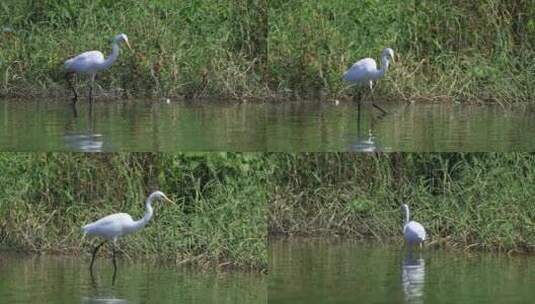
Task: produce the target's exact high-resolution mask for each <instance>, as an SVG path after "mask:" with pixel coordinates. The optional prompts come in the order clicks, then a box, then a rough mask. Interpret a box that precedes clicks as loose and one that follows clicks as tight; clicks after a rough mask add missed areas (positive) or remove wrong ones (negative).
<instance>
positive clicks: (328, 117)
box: [0, 100, 535, 152]
mask: <svg viewBox="0 0 535 304" xmlns="http://www.w3.org/2000/svg"><path fill="white" fill-rule="evenodd" d="M382 106H383V107H384V108H386V109H387V110H388V112H389V113H388V114H387V115H385V116H379V112H378V111H377V110H375V109H374V108H372V107H371V106H370V104H369V103H365V104H363V106H362V108H361V111H360V115H358V114H357V112H358V111H357V105H356V103H347V102H346V103H340V104H338V105H335V104H334V103H333V102H284V103H239V104H238V103H222V102H210V101H206V100H198V101H193V102H170V103H166V102H163V101H127V102H125V101H99V102H96V103H95V104H94V106H93V108H92V109H90V108H89V106H88V104H87V102H85V101H81V102H79V103H78V106H77V107H76V111H75V110H74V109H73V108H72V107H71V106H70V103H69V102H68V101H66V100H64V101H57V100H56V101H50V100H48V101H47V100H38V101H37V100H36V101H0V150H3V151H106V152H108V151H163V152H176V151H286V152H300V151H416V152H425V151H436V152H440V151H452V152H461V151H535V136H533V130H535V111H532V110H529V109H526V108H525V107H523V108H515V109H504V108H501V107H500V106H497V105H494V106H473V105H452V104H413V105H405V104H402V105H400V104H395V103H383V104H382Z"/></svg>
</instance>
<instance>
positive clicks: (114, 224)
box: [82, 213, 136, 241]
mask: <svg viewBox="0 0 535 304" xmlns="http://www.w3.org/2000/svg"><path fill="white" fill-rule="evenodd" d="M135 225H136V222H135V221H134V220H133V219H132V217H131V216H130V215H129V214H127V213H115V214H111V215H108V216H106V217H103V218H101V219H100V220H98V221H96V222H93V223H90V224H87V225H85V226H84V227H82V230H83V231H84V233H86V234H88V235H95V236H100V237H102V238H104V239H106V240H108V241H114V240H115V239H117V238H119V237H122V236H124V235H126V234H128V233H130V232H132V230H133V229H132V228H133V227H135Z"/></svg>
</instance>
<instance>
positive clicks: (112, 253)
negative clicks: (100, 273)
mask: <svg viewBox="0 0 535 304" xmlns="http://www.w3.org/2000/svg"><path fill="white" fill-rule="evenodd" d="M115 246H116V244H115V242H113V247H112V250H111V256H112V261H113V275H114V276H115V272H116V271H117V262H116V260H115Z"/></svg>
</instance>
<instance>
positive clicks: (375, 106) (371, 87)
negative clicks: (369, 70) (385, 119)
mask: <svg viewBox="0 0 535 304" xmlns="http://www.w3.org/2000/svg"><path fill="white" fill-rule="evenodd" d="M370 91H371V92H372V106H374V108H376V109H378V110H379V111H381V112H382V113H383V115H386V114H387V112H386V111H385V109H383V108H381V107H380V106H378V105H376V104H375V95H374V94H373V82H371V81H370Z"/></svg>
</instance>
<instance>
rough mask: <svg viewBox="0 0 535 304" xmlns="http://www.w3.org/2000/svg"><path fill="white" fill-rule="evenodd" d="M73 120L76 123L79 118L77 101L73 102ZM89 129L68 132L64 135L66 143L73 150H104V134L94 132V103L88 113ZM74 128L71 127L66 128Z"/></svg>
mask: <svg viewBox="0 0 535 304" xmlns="http://www.w3.org/2000/svg"><path fill="white" fill-rule="evenodd" d="M71 108H72V113H73V121H72V123H73V124H75V121H76V119H77V118H78V109H77V107H76V103H74V102H73V103H71ZM87 126H88V127H87V130H86V131H85V132H68V133H66V134H65V135H64V136H63V139H64V141H65V144H66V145H67V147H69V148H70V149H72V150H76V151H82V152H102V150H103V146H104V138H103V135H102V134H98V133H94V132H93V127H94V119H93V104H92V103H91V104H90V105H89V111H88V113H87ZM66 129H67V130H68V129H72V127H71V128H69V127H68V128H66Z"/></svg>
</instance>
